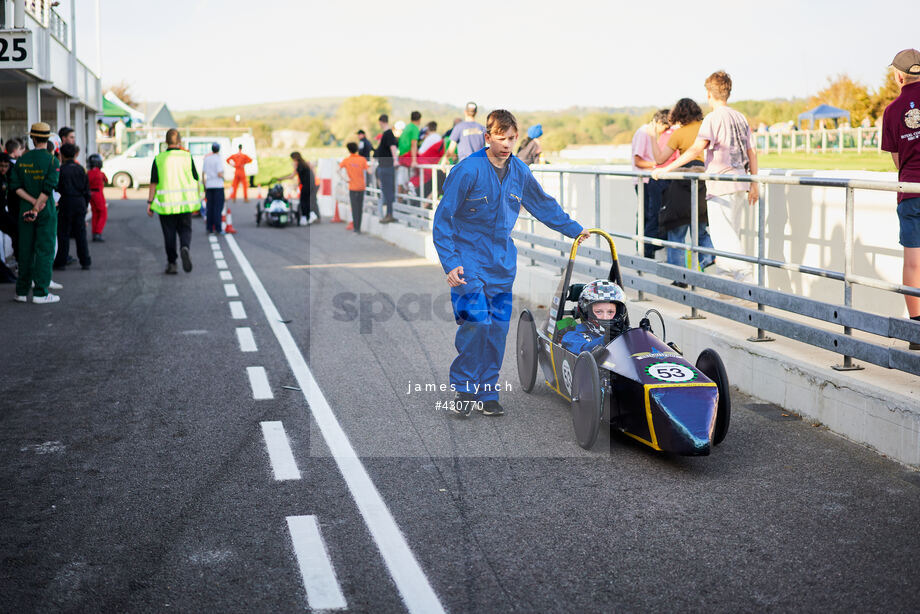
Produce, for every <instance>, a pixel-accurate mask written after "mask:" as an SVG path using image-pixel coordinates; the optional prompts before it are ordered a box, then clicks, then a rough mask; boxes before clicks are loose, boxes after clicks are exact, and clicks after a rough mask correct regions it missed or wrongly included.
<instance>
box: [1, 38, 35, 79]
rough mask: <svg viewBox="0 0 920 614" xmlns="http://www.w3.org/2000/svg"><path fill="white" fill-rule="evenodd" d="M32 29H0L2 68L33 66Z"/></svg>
mask: <svg viewBox="0 0 920 614" xmlns="http://www.w3.org/2000/svg"><path fill="white" fill-rule="evenodd" d="M32 55H33V53H32V31H31V30H0V70H3V69H4V68H20V69H22V68H32Z"/></svg>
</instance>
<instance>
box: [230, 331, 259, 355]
mask: <svg viewBox="0 0 920 614" xmlns="http://www.w3.org/2000/svg"><path fill="white" fill-rule="evenodd" d="M236 338H237V340H238V341H239V342H240V351H241V352H258V351H259V348H257V347H256V340H255V338H254V337H253V336H252V329H251V328H249V327H248V326H241V327H239V328H237V329H236Z"/></svg>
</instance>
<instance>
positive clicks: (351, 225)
mask: <svg viewBox="0 0 920 614" xmlns="http://www.w3.org/2000/svg"><path fill="white" fill-rule="evenodd" d="M354 229H355V223H354V222H348V226H346V227H345V230H354Z"/></svg>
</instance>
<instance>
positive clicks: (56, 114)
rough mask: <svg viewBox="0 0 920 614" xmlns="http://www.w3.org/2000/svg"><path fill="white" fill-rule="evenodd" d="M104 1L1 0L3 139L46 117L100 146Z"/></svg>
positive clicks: (82, 142)
mask: <svg viewBox="0 0 920 614" xmlns="http://www.w3.org/2000/svg"><path fill="white" fill-rule="evenodd" d="M99 19H100V8H99V0H60V1H57V2H52V1H51V0H0V52H4V53H0V138H2V139H3V141H4V142H5V141H6V140H7V139H9V138H11V137H27V136H28V134H29V126H30V125H31V124H33V123H35V122H38V121H43V122H47V123H48V124H49V125H50V126H51V129H52V131H53V132H57V130H58V129H60V128H61V127H63V126H70V127H72V128H73V129H74V130H76V137H77V144H78V145H79V146H80V148H81V149H82V153H81V158H83V159H84V160H85V159H86V156H87V155H88V154H90V153H92V152H95V151H96V130H95V125H96V114H97V112H101V110H102V85H101V81H100V78H99V75H100V72H101V67H100V64H101V58H100V55H101V54H100V27H99Z"/></svg>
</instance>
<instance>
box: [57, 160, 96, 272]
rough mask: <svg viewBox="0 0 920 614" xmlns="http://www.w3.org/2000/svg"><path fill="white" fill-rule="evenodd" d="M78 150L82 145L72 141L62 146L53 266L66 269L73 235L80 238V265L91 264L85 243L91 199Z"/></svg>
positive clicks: (77, 239)
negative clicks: (87, 208)
mask: <svg viewBox="0 0 920 614" xmlns="http://www.w3.org/2000/svg"><path fill="white" fill-rule="evenodd" d="M78 153H80V148H79V147H77V146H76V145H74V144H72V143H64V144H63V145H61V159H62V160H63V163H62V164H61V175H60V179H59V180H58V185H57V191H58V193H59V194H60V195H61V199H60V201H59V202H58V228H57V236H58V250H57V256H55V258H54V268H55V269H63V268H64V267H65V266H67V258H68V256H69V255H70V238H71V237H73V238H74V239H76V241H77V258H79V259H80V267H81V268H82V269H83V270H84V271H86V270H88V269H89V267H90V265H91V264H92V260H91V259H90V257H89V247H88V246H87V244H86V207H87V206H88V204H89V201H90V193H89V179H88V178H87V176H86V171H85V170H83V167H82V166H80V165H79V164H77V161H76V157H77V154H78Z"/></svg>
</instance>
